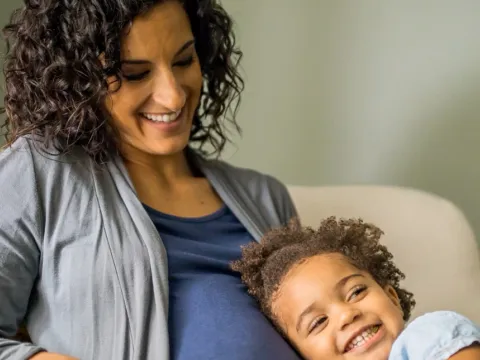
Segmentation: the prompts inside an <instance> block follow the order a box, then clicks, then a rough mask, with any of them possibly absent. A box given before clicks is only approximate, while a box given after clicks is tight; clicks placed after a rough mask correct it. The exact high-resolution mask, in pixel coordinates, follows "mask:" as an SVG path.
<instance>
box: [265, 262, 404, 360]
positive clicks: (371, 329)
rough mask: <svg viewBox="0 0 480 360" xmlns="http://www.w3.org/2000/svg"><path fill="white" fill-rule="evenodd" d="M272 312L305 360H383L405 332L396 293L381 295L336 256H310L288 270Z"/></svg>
mask: <svg viewBox="0 0 480 360" xmlns="http://www.w3.org/2000/svg"><path fill="white" fill-rule="evenodd" d="M272 310H273V313H274V315H275V317H276V319H278V323H279V325H280V326H281V327H282V328H283V330H284V331H285V333H286V334H287V336H288V338H289V339H290V341H291V342H292V343H293V344H294V345H295V346H296V348H297V349H298V350H299V351H300V353H301V354H302V355H303V356H304V357H305V358H306V359H309V360H322V359H326V360H335V359H369V360H371V359H375V360H386V359H387V358H388V354H389V353H390V349H391V347H392V344H393V342H394V340H395V339H396V338H397V337H398V335H399V334H400V332H401V331H402V330H403V327H404V321H403V313H402V310H401V307H400V303H399V299H398V296H397V294H396V292H395V290H394V289H393V288H392V287H390V286H389V287H386V288H385V289H383V288H382V287H381V286H380V285H378V283H377V282H376V281H375V280H374V279H373V278H372V277H371V276H370V275H369V274H368V273H366V272H363V271H360V270H359V269H357V268H356V267H355V266H353V265H351V264H350V263H349V262H348V260H347V259H346V258H345V257H344V256H343V255H340V254H326V255H318V256H314V257H312V258H309V259H307V260H306V261H305V262H303V263H301V264H299V265H297V266H295V267H293V268H292V269H291V270H290V271H289V272H288V274H287V276H286V277H285V279H284V280H283V281H282V283H281V285H280V288H279V290H278V292H277V293H276V294H275V296H274V300H273V302H272Z"/></svg>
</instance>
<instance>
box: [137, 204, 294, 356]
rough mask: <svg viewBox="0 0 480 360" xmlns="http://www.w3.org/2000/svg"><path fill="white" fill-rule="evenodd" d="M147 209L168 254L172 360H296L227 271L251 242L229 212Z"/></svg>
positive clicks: (225, 209) (234, 276) (226, 208)
mask: <svg viewBox="0 0 480 360" xmlns="http://www.w3.org/2000/svg"><path fill="white" fill-rule="evenodd" d="M145 208H146V209H147V212H148V214H149V215H150V217H151V219H152V221H153V223H154V224H155V226H156V227H157V229H158V232H159V233H160V236H161V238H162V240H163V243H164V245H165V248H166V250H167V257H168V271H169V287H170V289H169V294H170V300H169V335H170V356H171V359H174V360H198V359H201V360H223V359H226V360H227V359H228V360H256V359H261V360H269V359H271V360H299V359H300V358H299V356H298V355H296V353H295V352H294V351H293V350H292V348H291V347H290V346H289V345H288V344H287V342H286V341H285V340H284V339H283V338H282V337H281V335H279V333H278V332H277V331H276V330H275V329H274V327H273V326H272V325H271V323H270V322H269V321H268V320H267V319H266V318H265V316H264V315H263V314H262V313H261V312H260V310H259V307H258V305H257V303H256V302H255V301H254V299H253V298H252V297H251V296H249V295H248V293H247V291H246V288H245V286H244V285H243V284H242V282H241V279H240V276H239V274H238V273H235V272H233V271H232V270H231V269H230V263H231V262H232V261H233V260H237V259H239V258H240V256H241V248H240V247H241V245H244V244H247V243H249V242H250V241H253V239H252V237H251V235H250V234H249V233H248V232H247V230H246V229H245V227H244V226H243V225H242V224H241V223H240V222H239V221H238V219H237V218H236V217H235V215H233V213H232V212H231V211H230V209H229V208H228V207H226V206H223V207H222V208H221V209H220V210H218V211H217V212H215V213H213V214H211V215H208V216H204V217H201V218H179V217H175V216H171V215H167V214H163V213H160V212H158V211H156V210H154V209H151V208H149V207H147V206H145Z"/></svg>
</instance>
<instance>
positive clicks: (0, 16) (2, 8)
mask: <svg viewBox="0 0 480 360" xmlns="http://www.w3.org/2000/svg"><path fill="white" fill-rule="evenodd" d="M22 4H23V2H22V1H20V0H2V1H1V2H0V26H1V28H3V27H4V26H5V24H6V23H7V21H8V19H9V17H10V14H11V13H12V11H13V10H14V9H15V8H17V7H19V6H21V5H22ZM4 45H5V44H4V42H3V38H2V41H1V42H0V54H1V57H0V61H3V59H4V54H5V46H4ZM0 84H1V85H2V86H0V99H1V100H0V101H1V104H2V105H3V95H4V93H3V89H4V85H3V71H0ZM3 121H4V117H3V115H0V123H2V122H3ZM3 142H4V139H3V137H2V136H1V134H0V145H2V144H3Z"/></svg>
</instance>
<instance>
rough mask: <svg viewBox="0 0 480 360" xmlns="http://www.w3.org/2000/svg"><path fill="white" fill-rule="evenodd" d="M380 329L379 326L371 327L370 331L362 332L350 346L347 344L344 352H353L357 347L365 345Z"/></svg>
mask: <svg viewBox="0 0 480 360" xmlns="http://www.w3.org/2000/svg"><path fill="white" fill-rule="evenodd" d="M379 328H380V326H379V325H375V326H372V327H371V328H370V329H368V330H365V331H364V332H362V333H361V334H360V335H358V336H357V337H356V338H355V339H353V340H352V341H351V342H350V344H348V346H347V348H346V349H345V351H350V350H353V349H355V348H356V347H359V346H362V345H363V344H365V343H366V342H368V340H370V339H371V338H372V337H373V336H374V335H375V334H376V333H377V331H378V329H379Z"/></svg>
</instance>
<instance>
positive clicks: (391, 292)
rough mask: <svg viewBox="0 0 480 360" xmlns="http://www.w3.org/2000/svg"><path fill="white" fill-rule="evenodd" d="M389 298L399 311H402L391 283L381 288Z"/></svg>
mask: <svg viewBox="0 0 480 360" xmlns="http://www.w3.org/2000/svg"><path fill="white" fill-rule="evenodd" d="M383 290H384V291H385V293H386V294H387V296H388V297H389V299H390V300H391V301H392V302H393V303H394V304H395V306H396V307H398V308H399V309H400V311H401V312H402V313H403V310H402V306H401V304H400V298H399V297H398V294H397V292H396V291H395V289H394V288H393V286H391V285H387V286H385V287H384V288H383Z"/></svg>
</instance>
